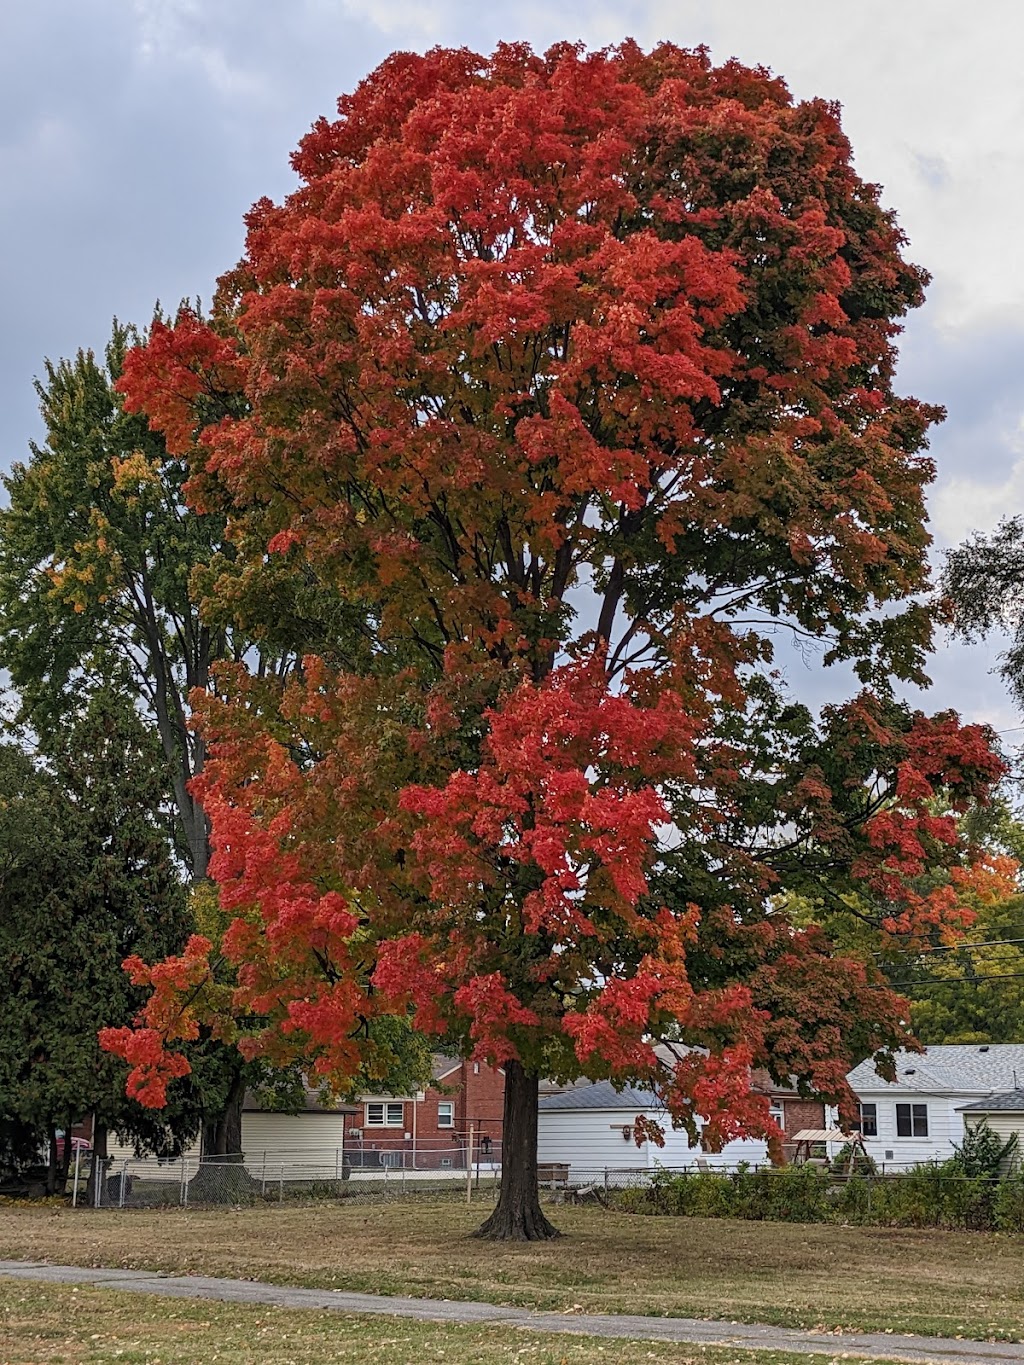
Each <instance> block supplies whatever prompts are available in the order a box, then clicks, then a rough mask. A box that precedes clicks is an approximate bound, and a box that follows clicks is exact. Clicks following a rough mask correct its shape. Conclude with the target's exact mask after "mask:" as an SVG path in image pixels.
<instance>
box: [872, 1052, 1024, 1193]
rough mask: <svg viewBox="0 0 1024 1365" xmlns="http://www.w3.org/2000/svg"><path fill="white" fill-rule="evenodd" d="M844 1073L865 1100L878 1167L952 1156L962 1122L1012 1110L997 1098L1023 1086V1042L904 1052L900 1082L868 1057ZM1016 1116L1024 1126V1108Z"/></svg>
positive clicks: (898, 1059) (898, 1066) (900, 1059)
mask: <svg viewBox="0 0 1024 1365" xmlns="http://www.w3.org/2000/svg"><path fill="white" fill-rule="evenodd" d="M847 1079H848V1080H849V1082H850V1085H851V1087H852V1088H853V1091H854V1094H855V1095H856V1096H857V1098H858V1100H859V1101H860V1129H861V1134H862V1136H863V1138H864V1146H865V1147H866V1149H867V1152H868V1155H869V1156H871V1157H872V1158H873V1159H874V1160H875V1161H876V1162H877V1164H878V1165H879V1167H880V1168H884V1169H885V1170H899V1169H901V1168H902V1167H906V1166H912V1165H914V1164H916V1163H917V1162H919V1161H935V1160H938V1161H944V1160H945V1159H946V1158H947V1157H950V1156H952V1155H953V1149H954V1147H955V1146H957V1145H959V1144H960V1143H961V1142H962V1141H963V1138H964V1122H965V1120H966V1121H967V1122H968V1123H972V1122H974V1121H976V1119H975V1117H974V1116H977V1118H980V1117H982V1116H985V1117H987V1118H988V1119H989V1122H990V1124H991V1121H992V1117H993V1116H994V1115H995V1114H998V1113H1004V1114H1006V1115H1007V1116H1009V1115H1010V1113H1011V1111H1010V1110H1009V1109H1006V1110H1003V1109H1002V1108H1001V1105H997V1104H996V1103H995V1102H996V1100H998V1099H1001V1097H1005V1096H1007V1095H1010V1094H1012V1093H1014V1092H1018V1091H1019V1090H1020V1089H1021V1088H1024V1044H1021V1043H980V1044H979V1043H957V1044H946V1045H943V1046H936V1047H930V1048H928V1049H927V1050H926V1051H925V1052H923V1053H915V1052H899V1053H897V1054H896V1078H895V1080H893V1081H885V1080H883V1079H882V1078H881V1076H879V1075H878V1073H877V1072H876V1071H875V1067H874V1064H873V1062H871V1061H866V1062H862V1063H861V1064H860V1066H858V1067H855V1068H854V1070H853V1071H851V1072H850V1074H849V1076H848V1078H847ZM986 1105H988V1106H989V1108H988V1109H986ZM1019 1121H1020V1122H1021V1124H1022V1126H1024V1114H1021V1115H1020V1116H1019ZM1000 1122H1002V1121H1000ZM992 1126H993V1127H995V1126H996V1125H995V1124H992ZM997 1131H1000V1130H999V1129H997Z"/></svg>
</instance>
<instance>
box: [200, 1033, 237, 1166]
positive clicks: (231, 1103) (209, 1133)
mask: <svg viewBox="0 0 1024 1365" xmlns="http://www.w3.org/2000/svg"><path fill="white" fill-rule="evenodd" d="M244 1101H245V1069H244V1066H242V1065H241V1058H239V1069H238V1071H237V1072H236V1073H235V1075H234V1077H233V1079H232V1081H231V1088H230V1089H229V1090H228V1096H227V1099H226V1100H225V1101H224V1108H223V1109H222V1110H221V1111H220V1113H219V1114H217V1116H216V1117H215V1118H212V1119H210V1120H209V1121H207V1122H204V1124H203V1144H202V1153H203V1156H216V1157H222V1158H224V1159H226V1160H230V1161H241V1160H242V1105H243V1103H244Z"/></svg>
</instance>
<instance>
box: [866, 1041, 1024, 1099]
mask: <svg viewBox="0 0 1024 1365" xmlns="http://www.w3.org/2000/svg"><path fill="white" fill-rule="evenodd" d="M896 1078H897V1085H898V1086H899V1088H900V1089H901V1090H920V1091H925V1092H927V1093H929V1094H937V1093H938V1094H941V1093H952V1094H960V1095H991V1094H992V1093H993V1092H994V1091H1000V1092H1005V1091H1010V1090H1016V1089H1018V1088H1019V1087H1020V1085H1021V1084H1022V1083H1024V1043H992V1044H990V1045H987V1046H986V1045H985V1044H981V1045H979V1044H978V1043H956V1044H953V1043H948V1044H944V1045H942V1046H940V1047H930V1048H928V1049H927V1050H926V1051H925V1052H924V1053H922V1054H918V1053H915V1052H898V1053H897V1054H896ZM847 1079H848V1080H849V1082H850V1085H851V1086H852V1087H853V1089H854V1090H855V1091H856V1093H857V1094H858V1095H863V1094H871V1093H872V1092H876V1091H885V1090H888V1089H890V1088H892V1089H895V1087H894V1086H893V1087H890V1085H889V1083H888V1082H886V1081H884V1080H883V1079H882V1078H881V1076H879V1075H878V1073H877V1071H876V1070H875V1067H874V1063H873V1062H871V1061H870V1060H869V1061H866V1062H861V1064H860V1066H857V1067H854V1069H853V1070H852V1071H851V1072H850V1074H849V1076H848V1077H847Z"/></svg>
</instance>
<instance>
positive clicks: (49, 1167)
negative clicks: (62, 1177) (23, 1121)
mask: <svg viewBox="0 0 1024 1365" xmlns="http://www.w3.org/2000/svg"><path fill="white" fill-rule="evenodd" d="M47 1136H48V1137H49V1146H50V1152H49V1156H48V1157H47V1160H46V1193H47V1194H56V1193H57V1128H56V1125H55V1124H52V1123H51V1124H50V1126H49V1129H48V1130H47Z"/></svg>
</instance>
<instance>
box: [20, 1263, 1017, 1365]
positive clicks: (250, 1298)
mask: <svg viewBox="0 0 1024 1365" xmlns="http://www.w3.org/2000/svg"><path fill="white" fill-rule="evenodd" d="M0 1277H7V1278H11V1279H18V1280H45V1281H47V1282H49V1283H50V1284H79V1285H86V1284H87V1285H91V1286H92V1287H94V1288H96V1289H119V1290H122V1291H124V1290H127V1291H128V1292H129V1293H135V1294H159V1295H161V1296H162V1297H164V1298H172V1299H221V1300H223V1301H224V1302H225V1303H255V1304H268V1305H273V1306H276V1307H279V1308H315V1309H319V1310H321V1311H322V1310H324V1309H331V1310H333V1311H335V1312H339V1313H371V1314H385V1315H387V1316H389V1317H397V1318H419V1319H421V1320H423V1321H425V1322H442V1323H444V1322H454V1323H482V1324H487V1325H491V1326H495V1327H519V1328H527V1329H530V1330H532V1331H535V1332H571V1333H575V1334H577V1335H585V1336H594V1337H626V1338H629V1339H632V1340H636V1341H677V1342H680V1343H688V1344H690V1345H707V1346H730V1347H733V1348H745V1349H747V1350H762V1351H791V1352H793V1353H794V1354H798V1355H812V1354H816V1353H820V1354H823V1355H827V1356H832V1357H836V1356H841V1357H842V1358H844V1359H852V1360H884V1361H911V1362H915V1365H993V1362H997V1361H1001V1362H1016V1365H1021V1362H1024V1344H1022V1345H1017V1344H1014V1343H1009V1342H994V1341H993V1342H988V1341H955V1340H952V1339H950V1338H948V1337H914V1336H896V1335H889V1334H888V1333H878V1332H808V1331H796V1330H792V1329H790V1328H786V1327H769V1326H762V1325H760V1324H757V1323H742V1322H709V1321H705V1320H704V1319H702V1318H651V1317H630V1316H627V1315H625V1314H623V1315H621V1316H620V1315H615V1316H611V1315H609V1314H604V1313H582V1314H575V1313H540V1312H531V1311H530V1310H529V1309H527V1308H503V1307H499V1306H498V1305H496V1304H493V1303H462V1302H457V1301H455V1300H449V1299H400V1298H390V1297H385V1296H384V1295H383V1294H347V1293H344V1292H343V1291H341V1290H337V1289H292V1288H289V1287H288V1286H286V1285H277V1284H264V1283H261V1282H260V1281H258V1280H217V1279H212V1278H210V1277H208V1276H205V1275H180V1276H175V1275H162V1274H158V1273H155V1272H153V1271H151V1270H105V1269H94V1268H93V1267H90V1266H76V1265H47V1264H46V1263H44V1262H39V1261H0Z"/></svg>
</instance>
